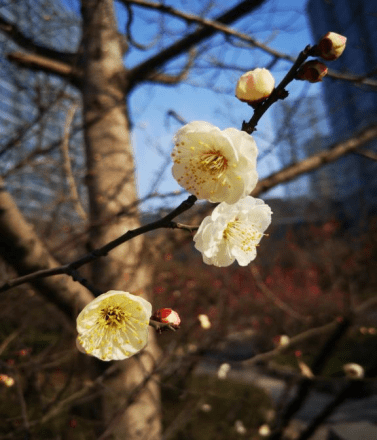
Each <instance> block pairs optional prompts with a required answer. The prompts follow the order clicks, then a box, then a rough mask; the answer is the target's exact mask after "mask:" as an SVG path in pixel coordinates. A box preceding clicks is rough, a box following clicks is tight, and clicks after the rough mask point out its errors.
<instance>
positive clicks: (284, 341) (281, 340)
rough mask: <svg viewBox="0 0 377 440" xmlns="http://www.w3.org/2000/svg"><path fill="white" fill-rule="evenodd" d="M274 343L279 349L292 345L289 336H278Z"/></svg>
mask: <svg viewBox="0 0 377 440" xmlns="http://www.w3.org/2000/svg"><path fill="white" fill-rule="evenodd" d="M273 342H274V344H275V345H276V346H277V347H286V346H287V345H289V343H290V339H289V336H287V335H277V336H275V337H274V338H273Z"/></svg>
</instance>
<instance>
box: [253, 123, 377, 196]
mask: <svg viewBox="0 0 377 440" xmlns="http://www.w3.org/2000/svg"><path fill="white" fill-rule="evenodd" d="M376 137H377V125H373V126H371V127H368V128H365V129H364V130H362V131H360V132H359V133H357V134H356V135H355V136H352V137H351V138H350V139H347V140H346V141H342V142H338V143H336V144H334V145H332V146H331V147H330V148H329V149H328V150H326V151H323V152H321V153H318V154H315V155H314V156H310V157H308V158H307V159H304V160H303V161H301V162H299V163H297V164H294V165H290V166H288V167H286V168H284V169H282V170H281V171H278V172H276V173H274V174H271V176H269V177H266V178H265V179H262V180H260V181H259V182H258V183H257V186H256V187H255V189H254V190H253V191H252V193H251V195H252V196H253V197H257V196H258V195H259V194H261V193H263V192H265V191H267V190H269V189H271V188H273V187H274V186H276V185H279V184H280V183H286V182H289V181H291V180H293V179H295V178H296V177H298V176H301V175H302V174H306V173H308V172H310V171H313V170H316V169H318V168H320V167H321V166H323V165H325V164H327V163H331V162H334V161H336V160H337V159H339V158H340V157H342V156H344V155H345V154H348V153H350V152H352V151H354V150H356V149H357V148H360V147H362V146H363V145H365V144H366V143H368V142H370V141H371V140H373V139H375V138H376Z"/></svg>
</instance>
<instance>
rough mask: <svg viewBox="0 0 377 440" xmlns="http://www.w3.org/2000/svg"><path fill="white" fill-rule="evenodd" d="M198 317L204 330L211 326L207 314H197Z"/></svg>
mask: <svg viewBox="0 0 377 440" xmlns="http://www.w3.org/2000/svg"><path fill="white" fill-rule="evenodd" d="M198 319H199V322H200V325H201V326H202V328H203V329H204V330H208V329H209V328H211V321H210V320H209V318H208V316H207V315H198Z"/></svg>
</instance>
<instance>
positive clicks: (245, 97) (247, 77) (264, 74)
mask: <svg viewBox="0 0 377 440" xmlns="http://www.w3.org/2000/svg"><path fill="white" fill-rule="evenodd" d="M274 87H275V79H274V77H273V76H272V75H271V73H270V71H269V70H267V69H260V68H257V69H254V70H250V72H246V73H244V74H243V75H242V76H241V78H240V79H239V80H238V82H237V86H236V97H237V98H238V99H239V100H240V101H243V102H247V103H249V104H258V103H259V102H261V101H264V100H265V99H266V98H268V97H269V96H270V95H271V93H272V91H273V90H274Z"/></svg>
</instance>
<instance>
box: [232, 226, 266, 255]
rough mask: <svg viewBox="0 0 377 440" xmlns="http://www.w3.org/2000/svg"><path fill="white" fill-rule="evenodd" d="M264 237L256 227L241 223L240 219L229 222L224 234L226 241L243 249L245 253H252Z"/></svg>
mask: <svg viewBox="0 0 377 440" xmlns="http://www.w3.org/2000/svg"><path fill="white" fill-rule="evenodd" d="M262 236H263V234H262V233H261V232H259V231H258V229H257V228H256V227H255V226H254V225H250V224H247V223H245V222H241V221H240V220H239V219H238V218H235V219H234V220H233V221H231V222H229V223H228V224H227V226H226V228H225V229H224V232H223V239H224V240H227V241H228V242H230V243H231V244H233V245H235V246H237V247H239V248H241V249H242V250H243V251H244V252H250V251H252V250H253V249H254V248H255V246H257V244H258V243H259V242H260V240H261V238H262Z"/></svg>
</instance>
